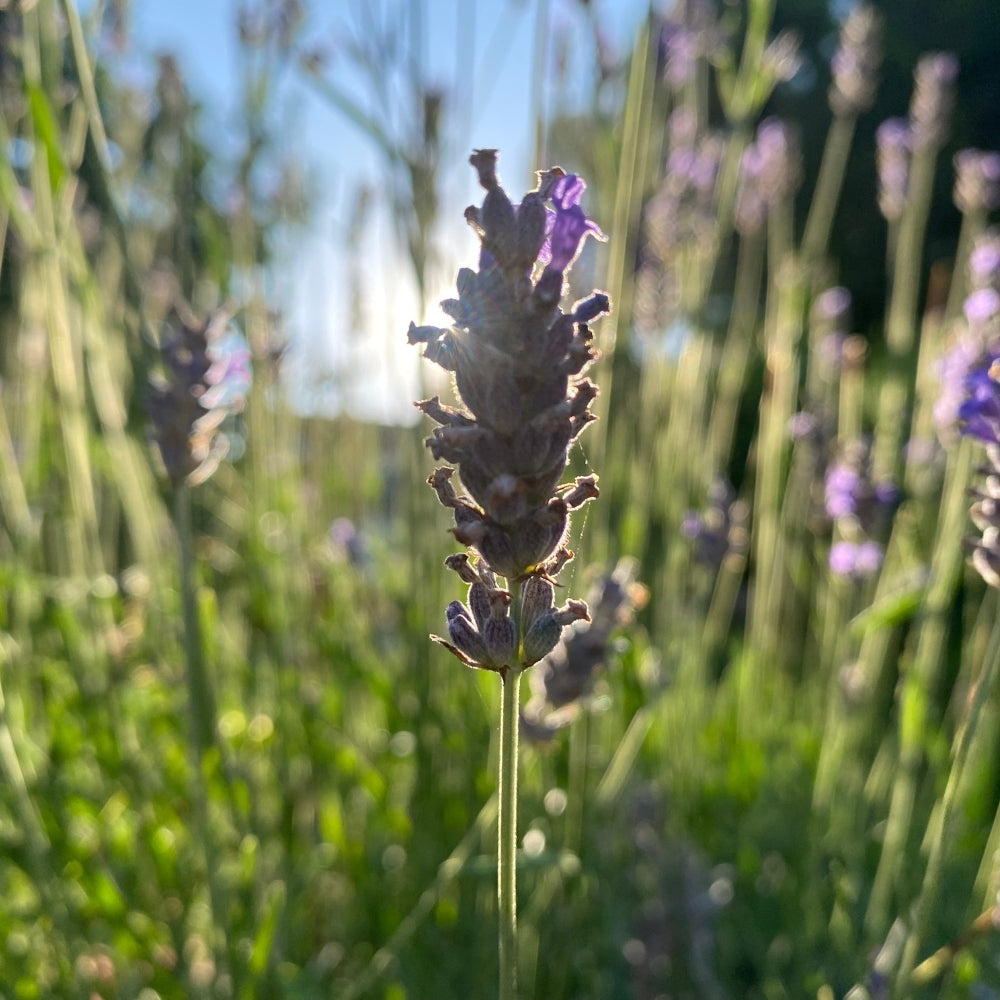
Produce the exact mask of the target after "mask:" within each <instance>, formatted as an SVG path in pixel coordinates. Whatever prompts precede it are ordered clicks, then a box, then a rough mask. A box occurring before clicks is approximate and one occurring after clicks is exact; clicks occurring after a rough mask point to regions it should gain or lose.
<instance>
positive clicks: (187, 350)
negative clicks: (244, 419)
mask: <svg viewBox="0 0 1000 1000" xmlns="http://www.w3.org/2000/svg"><path fill="white" fill-rule="evenodd" d="M161 356H162V360H163V367H164V372H163V374H162V375H161V376H159V377H157V378H155V379H154V380H153V381H152V383H151V385H150V389H149V395H148V397H147V409H148V412H149V415H150V418H151V420H152V422H153V432H154V436H155V438H156V443H157V445H158V446H159V451H160V455H161V457H162V459H163V464H164V467H165V468H166V470H167V474H168V476H169V477H170V481H171V484H172V485H173V486H174V487H175V488H176V487H177V486H179V485H181V483H183V482H187V483H189V484H191V485H193V486H194V485H197V484H198V483H202V482H204V481H205V480H206V479H208V478H209V476H211V475H212V473H213V472H215V470H216V469H217V468H218V466H219V463H220V462H221V461H222V459H223V458H224V457H225V456H226V454H227V453H228V452H229V439H228V438H227V437H226V435H225V434H223V433H222V432H221V430H220V428H221V425H222V423H223V421H224V420H225V419H226V417H228V416H229V415H231V414H233V413H238V412H239V411H241V410H242V409H243V406H244V404H245V401H246V396H247V393H248V392H249V390H250V386H251V384H252V382H253V368H252V365H251V359H250V348H249V347H248V346H247V343H246V341H245V340H244V339H243V336H242V334H240V333H238V332H237V331H236V329H235V328H234V327H233V326H232V325H231V324H230V321H229V316H228V314H227V313H225V312H222V311H218V312H215V313H213V314H212V315H211V316H209V318H208V319H207V320H205V321H199V320H197V319H195V318H194V317H192V316H191V315H190V314H188V313H187V311H186V310H183V311H182V309H181V308H180V307H175V308H174V310H173V311H172V313H171V315H170V316H169V317H168V320H167V323H166V327H165V329H164V334H163V341H162V345H161Z"/></svg>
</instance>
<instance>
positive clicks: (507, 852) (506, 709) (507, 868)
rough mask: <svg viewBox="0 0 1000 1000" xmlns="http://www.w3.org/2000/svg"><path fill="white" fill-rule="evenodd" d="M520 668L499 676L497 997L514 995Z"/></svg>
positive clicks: (502, 999)
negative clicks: (498, 987) (498, 958)
mask: <svg viewBox="0 0 1000 1000" xmlns="http://www.w3.org/2000/svg"><path fill="white" fill-rule="evenodd" d="M520 689H521V670H520V669H514V668H512V669H510V670H508V671H507V673H506V675H505V676H504V679H503V699H502V701H501V705H500V779H499V785H500V807H499V813H498V820H497V824H498V837H497V898H498V902H499V908H500V1000H516V998H517V854H516V852H517V736H518V732H517V728H518V694H519V692H520Z"/></svg>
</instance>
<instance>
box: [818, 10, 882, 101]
mask: <svg viewBox="0 0 1000 1000" xmlns="http://www.w3.org/2000/svg"><path fill="white" fill-rule="evenodd" d="M881 34H882V21H881V18H880V17H879V15H878V13H877V11H876V10H875V8H874V7H872V6H871V5H870V4H867V3H865V4H859V5H858V6H857V7H855V8H854V9H853V10H852V11H851V13H850V14H849V15H848V16H847V20H846V21H844V24H843V27H842V28H841V29H840V45H839V47H838V48H837V51H836V52H835V53H834V54H833V58H832V59H831V60H830V71H831V74H832V77H833V79H832V81H831V83H830V94H829V97H830V108H831V110H832V111H833V113H834V114H835V115H858V114H861V113H862V112H864V111H867V110H868V109H869V108H871V106H872V104H873V103H874V101H875V90H876V87H877V86H878V71H879V66H880V65H881V63H882V49H881V45H880V41H881V38H880V36H881Z"/></svg>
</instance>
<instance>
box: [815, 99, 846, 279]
mask: <svg viewBox="0 0 1000 1000" xmlns="http://www.w3.org/2000/svg"><path fill="white" fill-rule="evenodd" d="M856 123H857V119H856V118H855V117H854V116H853V115H847V116H837V117H836V118H834V120H833V122H832V123H831V125H830V131H829V132H828V133H827V136H826V145H825V146H824V147H823V160H822V162H821V163H820V168H819V177H818V178H817V179H816V189H815V192H814V194H813V199H812V204H811V206H810V208H809V218H808V220H807V221H806V231H805V235H804V236H803V238H802V253H803V255H804V256H805V258H806V260H807V261H808V262H809V263H810V264H816V263H818V262H819V260H820V258H821V257H822V256H823V254H824V253H825V252H826V247H827V244H828V243H829V242H830V230H831V229H832V228H833V219H834V216H835V215H836V212H837V202H838V201H839V200H840V189H841V186H842V185H843V182H844V170H845V169H846V167H847V159H848V157H849V156H850V152H851V143H852V142H853V140H854V127H855V124H856Z"/></svg>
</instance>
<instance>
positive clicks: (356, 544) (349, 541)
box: [329, 517, 371, 569]
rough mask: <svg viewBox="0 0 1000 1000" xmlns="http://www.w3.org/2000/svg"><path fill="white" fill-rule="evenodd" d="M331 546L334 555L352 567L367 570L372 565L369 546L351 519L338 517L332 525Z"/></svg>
mask: <svg viewBox="0 0 1000 1000" xmlns="http://www.w3.org/2000/svg"><path fill="white" fill-rule="evenodd" d="M329 537H330V545H331V546H332V547H333V551H334V553H336V555H337V556H338V557H339V558H341V559H346V560H347V561H348V562H349V563H351V565H352V566H356V567H358V568H359V569H365V568H367V567H368V566H369V564H370V563H371V557H370V555H369V553H368V544H367V542H366V541H365V538H364V536H363V535H362V534H361V532H360V531H358V529H357V528H356V527H355V525H354V522H353V521H352V520H351V519H350V518H349V517H338V518H337V519H336V520H335V521H334V522H333V523H332V524H331V525H330V533H329Z"/></svg>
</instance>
